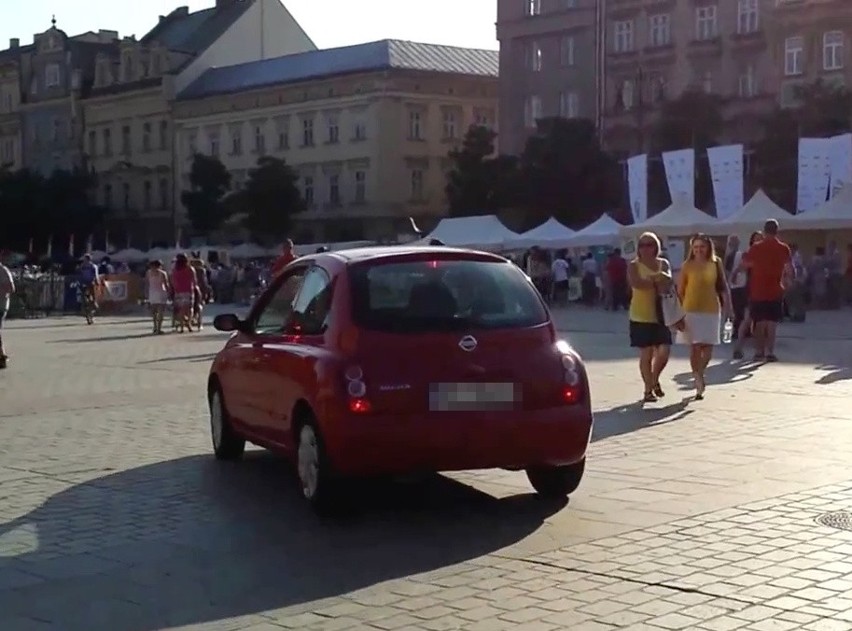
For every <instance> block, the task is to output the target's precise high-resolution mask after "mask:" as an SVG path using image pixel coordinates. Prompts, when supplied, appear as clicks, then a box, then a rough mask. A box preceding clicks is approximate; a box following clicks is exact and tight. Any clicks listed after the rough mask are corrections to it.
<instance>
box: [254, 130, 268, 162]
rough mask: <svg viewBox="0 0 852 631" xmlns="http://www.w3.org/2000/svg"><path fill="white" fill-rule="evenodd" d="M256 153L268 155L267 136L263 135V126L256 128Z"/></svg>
mask: <svg viewBox="0 0 852 631" xmlns="http://www.w3.org/2000/svg"><path fill="white" fill-rule="evenodd" d="M254 152H255V153H257V154H260V155H263V154H264V153H266V134H264V133H263V125H255V126H254Z"/></svg>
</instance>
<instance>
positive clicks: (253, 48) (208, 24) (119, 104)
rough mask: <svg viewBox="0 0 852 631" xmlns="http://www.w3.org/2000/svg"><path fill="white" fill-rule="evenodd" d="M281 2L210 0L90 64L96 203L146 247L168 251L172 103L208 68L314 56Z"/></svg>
mask: <svg viewBox="0 0 852 631" xmlns="http://www.w3.org/2000/svg"><path fill="white" fill-rule="evenodd" d="M314 49H316V46H315V45H314V43H313V42H312V41H311V39H310V38H309V37H308V36H307V35H306V34H305V32H304V31H303V30H302V28H301V27H300V26H299V24H298V23H297V22H296V21H295V19H293V17H292V15H290V13H289V12H288V11H287V9H286V8H285V7H284V6H283V5H282V4H281V2H280V1H279V0H218V1H217V2H216V4H215V6H213V7H210V8H208V9H203V10H200V11H195V12H192V13H190V12H189V10H188V9H187V8H186V7H179V8H177V9H175V10H174V11H172V12H171V13H170V14H169V15H166V16H161V17H160V20H159V22H158V23H157V25H156V26H155V27H154V28H153V29H152V30H151V31H150V32H148V33H146V34H145V35H144V36H143V37H142V38H141V39H139V40H137V39H135V38H132V37H127V38H124V39H122V40H120V41H118V40H116V42H114V44H113V46H111V47H110V48H109V49H108V50H103V51H101V52H100V53H99V54H98V55H97V56H96V59H95V73H94V80H93V83H92V86H91V89H90V90H89V92H88V94H87V98H86V99H85V100H84V101H83V111H84V115H85V116H84V118H85V151H86V155H87V157H88V164H89V166H90V168H91V169H92V170H93V172H94V173H95V174H96V175H97V190H96V192H95V195H94V198H95V199H96V200H97V201H98V202H99V203H101V204H102V205H104V206H105V207H106V208H109V209H110V213H109V218H110V220H111V222H112V224H113V225H112V226H111V227H112V232H113V234H115V233H116V231H117V230H118V229H119V228H121V229H122V230H123V231H125V232H128V233H130V235H132V236H133V237H135V238H137V239H138V240H140V242H141V243H145V242H148V241H152V240H157V241H163V240H167V241H168V242H171V241H172V239H173V238H174V232H175V224H176V212H177V208H176V206H175V203H174V202H175V190H174V184H173V182H174V180H173V176H174V155H175V153H174V145H173V123H172V112H171V107H172V101H173V100H174V97H175V94H176V92H177V91H178V90H180V89H182V88H184V87H186V86H187V85H189V84H190V83H191V82H192V81H194V80H195V79H197V78H198V77H199V76H200V75H201V74H202V73H203V72H205V71H206V70H207V69H208V68H209V67H211V66H218V65H232V64H237V63H240V62H244V61H253V60H256V59H264V58H266V57H276V56H279V55H284V54H289V53H297V52H302V51H305V50H314Z"/></svg>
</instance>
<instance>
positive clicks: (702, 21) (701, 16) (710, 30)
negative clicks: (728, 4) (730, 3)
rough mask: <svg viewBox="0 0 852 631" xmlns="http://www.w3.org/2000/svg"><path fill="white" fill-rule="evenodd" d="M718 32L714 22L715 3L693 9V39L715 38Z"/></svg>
mask: <svg viewBox="0 0 852 631" xmlns="http://www.w3.org/2000/svg"><path fill="white" fill-rule="evenodd" d="M718 34H719V30H718V27H717V22H716V5H715V4H711V5H709V6H705V7H696V9H695V39H698V40H708V39H715V38H716V37H717V36H718Z"/></svg>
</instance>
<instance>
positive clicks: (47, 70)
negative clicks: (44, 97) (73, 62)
mask: <svg viewBox="0 0 852 631" xmlns="http://www.w3.org/2000/svg"><path fill="white" fill-rule="evenodd" d="M60 83H61V77H60V74H59V64H47V65H46V66H45V67H44V87H46V88H57V87H59V84H60Z"/></svg>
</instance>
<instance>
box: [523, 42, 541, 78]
mask: <svg viewBox="0 0 852 631" xmlns="http://www.w3.org/2000/svg"><path fill="white" fill-rule="evenodd" d="M526 64H527V69H529V70H532V71H533V72H540V71H541V45H540V44H539V43H538V42H529V43H528V44H527V48H526Z"/></svg>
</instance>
